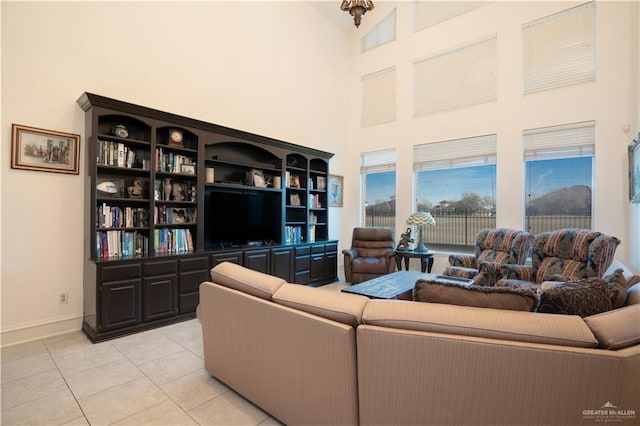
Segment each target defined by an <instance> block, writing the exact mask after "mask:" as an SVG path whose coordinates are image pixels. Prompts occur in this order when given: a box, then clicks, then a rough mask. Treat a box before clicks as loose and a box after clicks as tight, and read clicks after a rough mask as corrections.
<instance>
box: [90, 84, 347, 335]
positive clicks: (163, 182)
mask: <svg viewBox="0 0 640 426" xmlns="http://www.w3.org/2000/svg"><path fill="white" fill-rule="evenodd" d="M78 104H79V105H80V106H81V107H82V109H83V110H84V111H85V140H86V143H87V150H86V151H87V171H88V174H89V178H88V179H86V184H85V198H86V200H87V203H86V212H85V230H86V232H85V241H84V245H85V256H86V261H85V266H84V321H83V326H82V328H83V331H84V332H85V334H87V335H88V337H89V338H90V339H91V340H92V341H100V340H104V339H109V338H112V337H116V336H121V335H123V334H128V333H133V332H136V331H140V330H144V329H149V328H153V327H157V326H160V325H165V324H168V323H171V322H176V321H180V320H183V319H186V318H193V317H194V315H195V309H196V306H197V305H198V287H199V285H200V283H201V282H202V281H205V280H208V279H209V270H210V269H211V268H212V267H213V266H215V265H216V264H218V263H220V262H224V261H229V262H235V263H238V264H241V265H244V266H246V267H248V268H251V269H254V270H257V271H261V272H265V273H268V274H272V275H276V276H279V277H282V278H283V279H285V280H287V281H288V282H293V283H299V284H303V285H322V284H326V283H329V282H333V281H336V280H337V250H338V242H337V241H336V240H329V217H328V209H327V190H326V185H327V180H328V177H329V175H328V173H329V159H330V158H331V157H332V156H333V154H331V153H328V152H324V151H320V150H316V149H312V148H307V147H304V146H300V145H296V144H292V143H288V142H284V141H280V140H276V139H272V138H268V137H265V136H260V135H256V134H252V133H248V132H244V131H241V130H236V129H231V128H228V127H224V126H220V125H216V124H213V123H208V122H204V121H200V120H196V119H192V118H188V117H183V116H180V115H176V114H172V113H168V112H163V111H159V110H155V109H152V108H148V107H144V106H139V105H134V104H131V103H128V102H123V101H119V100H116V99H111V98H107V97H104V96H99V95H95V94H92V93H84V94H82V96H80V98H79V99H78Z"/></svg>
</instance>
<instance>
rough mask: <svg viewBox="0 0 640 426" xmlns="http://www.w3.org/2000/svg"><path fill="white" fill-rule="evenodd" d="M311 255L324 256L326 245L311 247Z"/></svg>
mask: <svg viewBox="0 0 640 426" xmlns="http://www.w3.org/2000/svg"><path fill="white" fill-rule="evenodd" d="M311 253H313V254H322V253H324V244H318V245H316V246H312V247H311Z"/></svg>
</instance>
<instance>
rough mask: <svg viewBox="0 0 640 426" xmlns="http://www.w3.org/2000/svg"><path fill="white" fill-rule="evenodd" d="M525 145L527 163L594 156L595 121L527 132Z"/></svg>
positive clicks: (524, 137) (524, 134)
mask: <svg viewBox="0 0 640 426" xmlns="http://www.w3.org/2000/svg"><path fill="white" fill-rule="evenodd" d="M523 144H524V159H525V161H532V160H548V159H554V158H569V157H585V156H593V155H594V146H595V121H587V122H582V123H572V124H566V125H560V126H553V127H544V128H539V129H530V130H525V131H524V132H523Z"/></svg>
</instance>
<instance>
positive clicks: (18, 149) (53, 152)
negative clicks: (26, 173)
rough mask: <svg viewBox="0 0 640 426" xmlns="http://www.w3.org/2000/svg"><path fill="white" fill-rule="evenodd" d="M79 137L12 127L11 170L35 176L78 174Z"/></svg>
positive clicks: (13, 125) (14, 125)
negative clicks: (32, 171) (40, 173)
mask: <svg viewBox="0 0 640 426" xmlns="http://www.w3.org/2000/svg"><path fill="white" fill-rule="evenodd" d="M79 166H80V135H76V134H73V133H65V132H58V131H55V130H47V129H40V128H37V127H30V126H23V125H20V124H15V123H14V124H12V125H11V168H12V169H23V170H34V171H38V172H53V173H66V174H73V175H77V174H79V172H80V167H79Z"/></svg>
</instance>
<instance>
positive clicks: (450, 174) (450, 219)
mask: <svg viewBox="0 0 640 426" xmlns="http://www.w3.org/2000/svg"><path fill="white" fill-rule="evenodd" d="M496 142H497V137H496V135H486V136H477V137H470V138H465V139H456V140H449V141H442V142H434V143H428V144H423V145H416V146H414V148H413V170H414V179H415V184H414V188H415V203H416V206H415V209H416V210H420V211H429V212H431V214H432V215H433V217H434V218H435V219H436V226H435V227H434V228H429V229H428V232H426V235H425V240H426V242H428V243H429V246H430V247H431V246H434V247H437V248H440V249H450V250H460V249H464V248H467V249H471V247H472V246H473V244H474V242H475V236H476V234H477V233H478V231H479V230H480V229H482V228H495V224H496V219H495V205H496V201H495V200H496Z"/></svg>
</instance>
